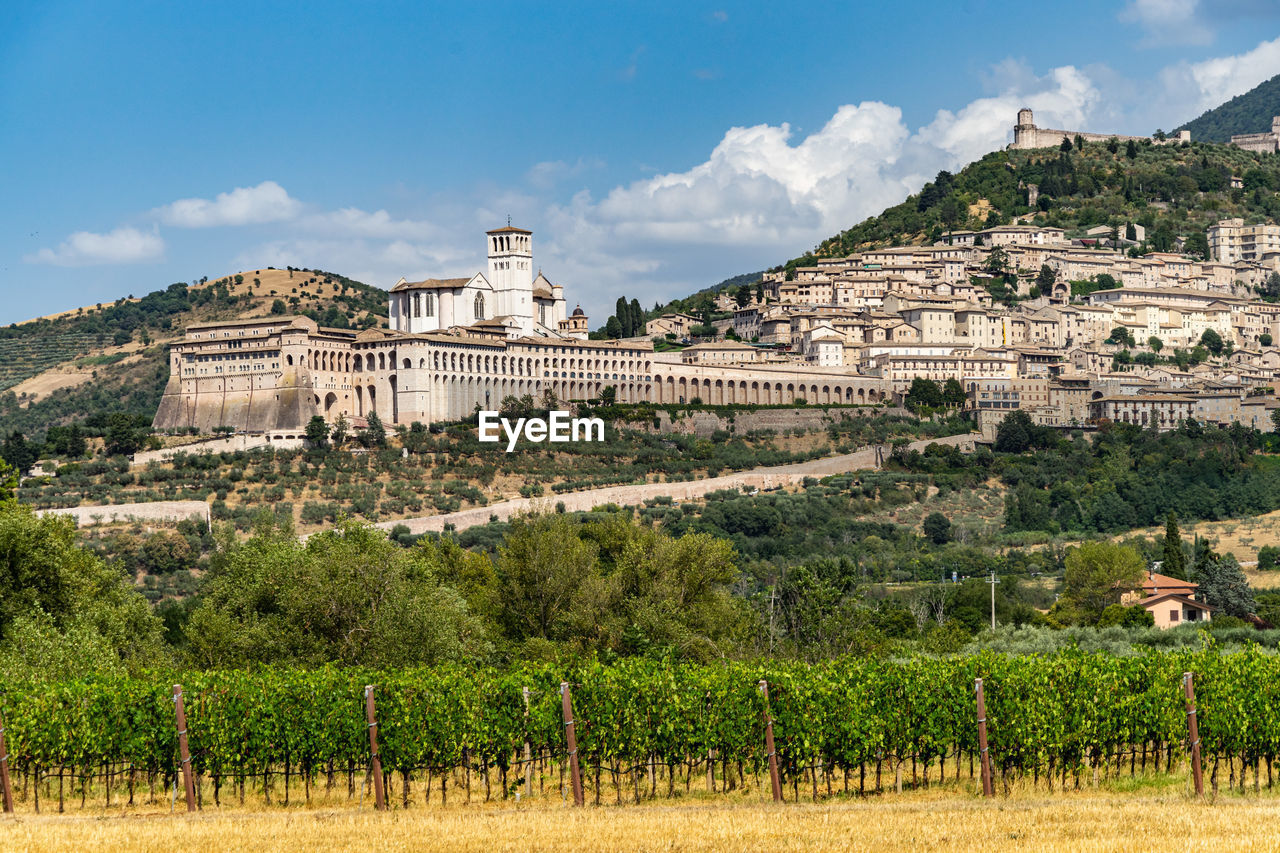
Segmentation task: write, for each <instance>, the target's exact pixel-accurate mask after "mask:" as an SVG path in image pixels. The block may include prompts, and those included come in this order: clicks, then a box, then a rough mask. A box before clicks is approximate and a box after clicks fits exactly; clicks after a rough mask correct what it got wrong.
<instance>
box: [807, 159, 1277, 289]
mask: <svg viewBox="0 0 1280 853" xmlns="http://www.w3.org/2000/svg"><path fill="white" fill-rule="evenodd" d="M1067 147H1068V146H1063V147H1062V148H1054V149H1048V148H1043V149H1036V150H1033V151H995V152H992V153H991V154H988V155H986V156H985V157H983V158H982V159H981V160H978V161H976V162H974V163H970V164H969V165H968V166H965V167H964V168H963V169H961V170H960V171H959V172H957V173H956V174H952V173H950V172H946V171H943V172H939V173H938V175H937V177H936V178H935V179H934V180H933V181H930V182H929V183H927V184H925V185H924V187H923V188H922V189H921V191H920V192H919V193H916V194H915V195H912V196H909V197H908V198H907V200H906V201H904V202H902V203H901V204H898V205H895V206H893V207H890V208H888V209H887V210H885V211H884V212H883V213H881V214H880V215H878V216H873V217H870V218H869V219H866V220H864V221H862V222H860V223H858V224H857V225H855V226H853V227H852V228H850V229H848V230H847V231H844V232H841V233H840V234H836V235H834V236H832V237H830V238H828V239H826V240H824V241H822V242H821V243H820V244H819V245H818V246H817V248H816V249H815V250H814V251H813V252H810V253H809V254H807V255H805V256H803V257H800V258H796V259H793V260H791V261H789V262H788V263H787V265H786V266H787V268H788V269H794V268H795V267H796V266H797V265H805V264H808V263H812V261H813V259H814V258H815V257H840V256H844V255H848V254H851V253H853V252H856V251H860V250H863V249H867V248H873V247H883V246H894V245H913V244H926V243H933V242H935V241H937V240H941V239H943V237H944V235H945V233H946V232H947V231H950V230H957V229H972V230H977V229H981V228H984V227H991V226H995V225H1004V224H1008V223H1011V222H1014V221H1015V220H1016V221H1020V222H1035V223H1039V224H1044V225H1050V226H1055V227H1059V228H1065V229H1067V231H1068V233H1069V235H1071V236H1078V235H1079V234H1080V233H1081V232H1083V231H1084V230H1085V229H1088V228H1091V227H1093V226H1095V225H1109V226H1112V227H1113V228H1114V229H1115V230H1116V235H1117V236H1119V237H1125V236H1126V228H1127V226H1128V225H1129V224H1130V223H1133V224H1137V225H1141V226H1143V227H1145V228H1146V232H1147V235H1146V236H1147V239H1146V240H1145V242H1143V243H1142V245H1141V246H1139V247H1136V251H1138V252H1142V253H1145V252H1150V251H1167V250H1170V249H1172V248H1173V247H1174V245H1175V240H1176V238H1178V237H1186V238H1188V239H1189V241H1190V242H1189V243H1188V245H1187V251H1189V252H1191V253H1193V254H1194V253H1200V254H1204V253H1205V252H1207V250H1208V246H1207V243H1206V242H1205V241H1204V239H1203V238H1204V229H1205V228H1206V227H1207V226H1208V225H1209V224H1211V223H1213V222H1216V221H1217V220H1219V219H1223V218H1226V217H1234V216H1239V217H1243V218H1245V219H1247V220H1255V221H1256V220H1260V219H1264V218H1271V219H1275V218H1277V217H1278V216H1280V196H1277V194H1276V191H1277V190H1280V159H1277V158H1275V157H1270V156H1266V155H1262V154H1255V153H1252V152H1249V151H1243V150H1241V149H1239V148H1233V147H1230V146H1226V145H1215V144H1211V143H1204V142H1192V143H1190V144H1185V145H1168V146H1160V145H1151V144H1138V143H1128V144H1122V143H1120V142H1118V141H1115V140H1113V141H1110V142H1096V143H1093V142H1090V143H1086V142H1083V141H1082V140H1079V139H1077V140H1076V144H1073V145H1071V146H1069V147H1070V150H1067ZM1232 177H1238V178H1241V179H1242V181H1243V184H1244V186H1243V188H1242V189H1232V188H1231V178H1232ZM1031 184H1034V185H1036V186H1037V187H1038V188H1039V198H1038V199H1037V203H1036V206H1035V208H1034V209H1032V208H1031V207H1030V206H1028V204H1027V202H1028V191H1027V187H1028V185H1031Z"/></svg>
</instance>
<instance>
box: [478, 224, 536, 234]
mask: <svg viewBox="0 0 1280 853" xmlns="http://www.w3.org/2000/svg"><path fill="white" fill-rule="evenodd" d="M484 233H486V234H532V233H533V232H532V231H526V230H525V229H523V228H516V227H515V226H514V225H505V226H503V227H502V228H495V229H493V230H492V231H486V232H484Z"/></svg>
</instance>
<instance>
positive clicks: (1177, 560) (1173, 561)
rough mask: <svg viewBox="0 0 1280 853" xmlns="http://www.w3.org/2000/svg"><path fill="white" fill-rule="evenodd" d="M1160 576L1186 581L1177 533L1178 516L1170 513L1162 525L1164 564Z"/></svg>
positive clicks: (1179, 537) (1178, 534)
mask: <svg viewBox="0 0 1280 853" xmlns="http://www.w3.org/2000/svg"><path fill="white" fill-rule="evenodd" d="M1160 574H1162V575H1168V576H1169V577H1171V578H1177V579H1178V580H1181V581H1184V580H1186V579H1187V565H1186V560H1185V558H1184V557H1183V555H1182V535H1181V534H1180V533H1179V532H1178V516H1176V515H1174V514H1173V513H1172V512H1170V513H1169V517H1168V519H1166V520H1165V523H1164V562H1162V563H1161V564H1160Z"/></svg>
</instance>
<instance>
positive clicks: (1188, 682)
mask: <svg viewBox="0 0 1280 853" xmlns="http://www.w3.org/2000/svg"><path fill="white" fill-rule="evenodd" d="M1192 681H1193V678H1192V675H1191V673H1189V672H1184V673H1182V688H1183V690H1184V691H1185V693H1186V696H1187V734H1188V735H1189V739H1190V742H1191V777H1192V780H1193V781H1194V782H1195V786H1196V796H1197V797H1203V796H1204V775H1203V773H1202V772H1201V769H1200V723H1199V721H1198V720H1197V719H1196V688H1195V684H1193V683H1192ZM1240 776H1241V779H1242V780H1243V778H1244V768H1241V769H1240Z"/></svg>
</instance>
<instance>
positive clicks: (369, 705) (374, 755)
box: [364, 684, 387, 812]
mask: <svg viewBox="0 0 1280 853" xmlns="http://www.w3.org/2000/svg"><path fill="white" fill-rule="evenodd" d="M364 715H365V719H366V720H367V721H368V728H369V756H370V762H371V765H370V767H371V769H370V771H369V772H371V773H372V774H373V807H374V808H376V809H377V810H378V811H380V812H381V811H386V808H387V792H386V790H385V789H384V788H383V780H382V759H381V758H379V757H378V711H377V708H375V707H374V704H373V685H372V684H366V685H365V687H364Z"/></svg>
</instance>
